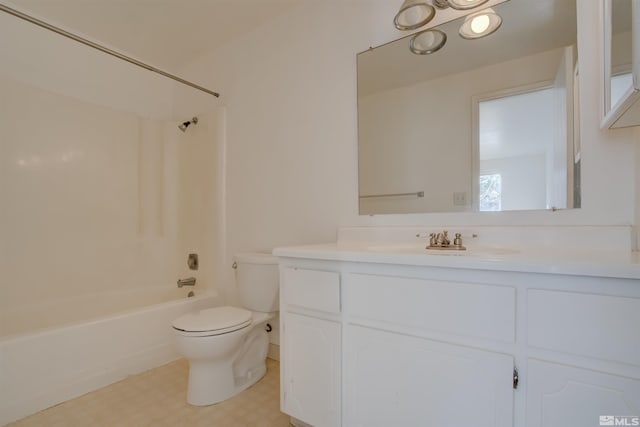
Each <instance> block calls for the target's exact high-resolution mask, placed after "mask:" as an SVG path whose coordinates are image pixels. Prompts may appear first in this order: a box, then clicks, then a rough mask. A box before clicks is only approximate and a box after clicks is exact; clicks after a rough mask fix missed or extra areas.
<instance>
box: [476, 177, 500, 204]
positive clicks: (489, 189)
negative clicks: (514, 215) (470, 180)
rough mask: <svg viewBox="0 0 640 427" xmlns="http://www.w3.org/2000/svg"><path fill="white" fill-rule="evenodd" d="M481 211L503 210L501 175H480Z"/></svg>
mask: <svg viewBox="0 0 640 427" xmlns="http://www.w3.org/2000/svg"><path fill="white" fill-rule="evenodd" d="M479 202H480V211H481V212H482V211H485V212H486V211H489V212H490V211H500V210H502V177H501V176H500V174H498V173H496V174H491V175H480V197H479Z"/></svg>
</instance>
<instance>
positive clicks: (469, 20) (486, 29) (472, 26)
mask: <svg viewBox="0 0 640 427" xmlns="http://www.w3.org/2000/svg"><path fill="white" fill-rule="evenodd" d="M500 25H502V18H501V17H500V15H498V14H497V13H496V12H495V11H494V10H493V9H491V8H489V9H485V10H482V11H480V12H477V13H472V14H471V15H469V16H467V17H466V18H465V20H464V23H463V24H462V25H461V26H460V30H459V31H458V33H459V34H460V37H462V38H463V39H467V40H474V39H479V38H482V37H486V36H488V35H489V34H493V33H494V32H496V30H497V29H498V28H500Z"/></svg>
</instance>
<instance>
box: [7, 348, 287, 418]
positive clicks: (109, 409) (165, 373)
mask: <svg viewBox="0 0 640 427" xmlns="http://www.w3.org/2000/svg"><path fill="white" fill-rule="evenodd" d="M188 370H189V366H188V363H187V361H186V360H184V359H181V360H177V361H175V362H172V363H169V364H168V365H164V366H161V367H159V368H156V369H152V370H150V371H147V372H143V373H142V374H139V375H135V376H132V377H129V378H127V379H125V380H123V381H120V382H117V383H115V384H112V385H110V386H107V387H104V388H101V389H99V390H96V391H94V392H91V393H88V394H85V395H84V396H80V397H78V398H76V399H72V400H69V401H67V402H64V403H61V404H59V405H57V406H54V407H52V408H49V409H45V410H44V411H41V412H38V413H37V414H34V415H31V416H28V417H26V418H23V419H21V420H18V421H16V422H15V423H12V424H9V426H11V427H45V426H46V427H75V426H78V427H85V426H87V427H94V426H105V427H112V426H113V427H115V426H118V427H120V426H122V427H128V426H131V427H142V426H154V427H155V426H171V427H173V426H188V427H191V426H194V427H200V426H207V427H287V426H289V417H288V416H287V415H285V414H283V413H282V412H280V403H279V396H280V392H279V388H280V383H279V381H280V365H279V363H278V362H276V361H274V360H272V359H267V374H266V375H265V376H264V378H262V379H261V380H260V381H259V382H258V383H256V384H255V385H253V386H252V387H250V388H248V389H247V390H245V391H244V392H242V393H241V394H239V395H238V396H235V397H233V398H231V399H229V400H226V401H224V402H221V403H218V404H217V405H211V406H203V407H196V406H190V405H188V404H187V402H186V396H187V391H186V390H187V373H188Z"/></svg>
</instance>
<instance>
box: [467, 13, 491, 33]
mask: <svg viewBox="0 0 640 427" xmlns="http://www.w3.org/2000/svg"><path fill="white" fill-rule="evenodd" d="M489 24H491V20H490V19H489V15H478V16H475V17H474V18H473V19H472V20H471V31H473V32H474V33H476V34H482V33H484V32H485V31H487V28H489Z"/></svg>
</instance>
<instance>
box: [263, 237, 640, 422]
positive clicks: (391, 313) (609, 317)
mask: <svg viewBox="0 0 640 427" xmlns="http://www.w3.org/2000/svg"><path fill="white" fill-rule="evenodd" d="M443 228H444V229H448V230H449V231H450V233H455V232H461V233H463V236H464V234H465V233H469V232H471V233H469V236H470V237H469V239H468V240H466V241H465V242H464V244H465V246H468V247H469V252H468V253H467V254H465V255H453V256H451V255H442V254H440V253H429V252H427V251H426V250H424V249H422V251H424V252H417V251H420V249H419V248H420V246H422V248H424V246H426V238H424V237H422V238H420V243H418V242H416V241H415V240H416V237H415V235H416V234H420V233H424V232H435V231H442V229H443ZM491 231H495V233H490V232H491ZM473 234H477V236H478V237H477V238H476V239H475V241H474V240H472V239H473V238H472V237H471V235H473ZM338 235H339V237H340V240H339V241H338V242H337V243H334V244H325V245H312V246H302V247H289V248H277V249H276V250H274V254H275V255H277V256H279V257H281V258H280V271H281V302H280V307H281V334H282V336H281V341H282V342H281V345H282V361H281V363H282V366H281V369H282V375H281V381H282V383H281V393H282V395H281V399H282V403H281V406H282V410H283V411H284V412H286V413H288V414H290V415H291V416H293V417H295V418H297V419H300V420H302V421H304V422H306V423H309V424H311V425H316V426H339V425H344V426H352V425H391V424H403V425H417V424H419V425H434V426H435V425H437V426H439V427H442V426H448V425H451V426H454V425H476V426H518V427H523V426H531V427H533V426H540V425H566V426H583V425H597V424H598V420H599V418H598V417H599V416H600V415H607V414H617V415H636V416H637V415H638V413H639V412H640V359H639V358H638V354H640V342H638V340H637V325H638V324H640V263H639V262H638V259H637V256H636V255H635V254H632V252H631V242H633V233H632V230H631V228H630V227H568V228H563V227H524V228H492V229H489V228H471V227H469V228H468V229H467V230H461V229H458V228H456V227H440V228H439V230H435V229H434V230H429V229H425V228H413V227H398V228H395V227H389V228H387V229H376V228H371V229H364V228H351V229H342V230H340V232H339V233H338ZM427 235H428V233H427ZM485 236H486V237H485ZM527 236H529V237H531V238H526V237H527ZM385 248H387V249H386V250H385ZM343 368H344V372H343ZM307 384H313V386H311V385H309V386H305V385H307ZM383 385H384V386H383ZM429 423H431V424H429Z"/></svg>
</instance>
